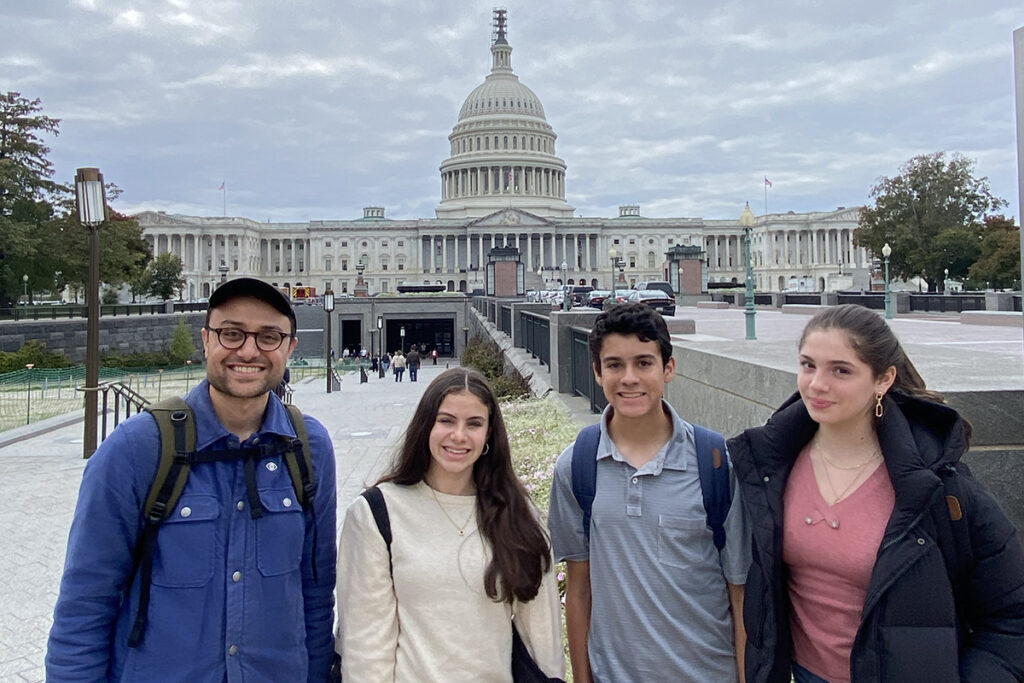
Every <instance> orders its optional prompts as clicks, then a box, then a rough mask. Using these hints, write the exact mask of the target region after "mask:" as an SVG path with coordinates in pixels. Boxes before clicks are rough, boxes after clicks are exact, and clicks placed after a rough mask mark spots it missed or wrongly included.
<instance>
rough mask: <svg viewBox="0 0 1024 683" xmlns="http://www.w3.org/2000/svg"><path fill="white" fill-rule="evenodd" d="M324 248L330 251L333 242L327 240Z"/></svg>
mask: <svg viewBox="0 0 1024 683" xmlns="http://www.w3.org/2000/svg"><path fill="white" fill-rule="evenodd" d="M324 246H325V247H327V248H328V249H330V248H331V241H330V240H327V241H326V242H324Z"/></svg>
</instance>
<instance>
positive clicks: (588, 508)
mask: <svg viewBox="0 0 1024 683" xmlns="http://www.w3.org/2000/svg"><path fill="white" fill-rule="evenodd" d="M600 442H601V425H600V424H592V425H588V426H586V427H584V428H583V429H581V430H580V433H579V436H577V437H576V443H574V444H573V446H572V495H573V496H574V497H575V498H576V503H577V504H578V505H579V506H580V509H581V510H582V511H583V535H584V536H586V538H587V542H588V543H589V542H590V516H591V512H592V511H593V509H594V496H595V495H596V493H597V446H598V444H599V443H600Z"/></svg>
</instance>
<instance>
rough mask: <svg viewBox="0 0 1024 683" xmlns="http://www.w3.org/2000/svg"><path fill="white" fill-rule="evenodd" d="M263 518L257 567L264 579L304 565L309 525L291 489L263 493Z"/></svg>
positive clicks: (259, 525) (258, 534)
mask: <svg viewBox="0 0 1024 683" xmlns="http://www.w3.org/2000/svg"><path fill="white" fill-rule="evenodd" d="M259 494H260V502H261V503H263V517H261V518H260V519H258V520H256V565H257V566H258V567H259V570H260V574H262V575H263V576H278V575H281V574H287V573H289V572H293V571H295V570H296V569H298V568H299V564H300V563H301V561H302V546H303V544H304V543H305V540H306V524H305V520H304V519H303V517H304V516H303V514H302V506H301V505H299V501H298V500H296V499H295V491H294V490H293V489H292V488H291V487H288V488H274V489H260V491H259Z"/></svg>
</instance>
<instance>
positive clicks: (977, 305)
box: [910, 294, 985, 313]
mask: <svg viewBox="0 0 1024 683" xmlns="http://www.w3.org/2000/svg"><path fill="white" fill-rule="evenodd" d="M910 310H912V311H926V312H929V313H961V312H963V311H984V310H985V295H984V294H911V295H910Z"/></svg>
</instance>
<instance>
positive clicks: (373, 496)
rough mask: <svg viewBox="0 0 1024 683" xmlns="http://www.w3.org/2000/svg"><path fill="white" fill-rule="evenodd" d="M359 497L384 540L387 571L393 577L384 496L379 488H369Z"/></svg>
mask: <svg viewBox="0 0 1024 683" xmlns="http://www.w3.org/2000/svg"><path fill="white" fill-rule="evenodd" d="M360 495H362V497H363V498H365V499H366V502H367V503H369V505H370V512H372V513H373V521H374V522H376V524H377V531H378V532H380V536H381V538H383V539H384V545H385V546H387V549H388V571H390V572H391V574H392V576H393V575H394V573H395V566H394V563H393V562H392V558H391V517H390V516H389V515H388V504H387V502H385V500H384V494H383V493H381V491H380V488H379V487H377V486H371V487H370V488H368V489H366V490H365V491H363V492H362V494H360Z"/></svg>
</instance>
